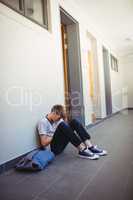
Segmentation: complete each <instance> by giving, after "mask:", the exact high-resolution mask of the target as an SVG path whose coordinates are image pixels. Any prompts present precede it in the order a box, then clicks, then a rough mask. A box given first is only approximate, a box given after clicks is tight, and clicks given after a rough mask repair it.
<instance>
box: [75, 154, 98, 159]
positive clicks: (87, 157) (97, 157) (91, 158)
mask: <svg viewBox="0 0 133 200" xmlns="http://www.w3.org/2000/svg"><path fill="white" fill-rule="evenodd" d="M78 157H79V158H84V159H89V160H98V159H99V157H95V158H94V157H86V156H81V155H78Z"/></svg>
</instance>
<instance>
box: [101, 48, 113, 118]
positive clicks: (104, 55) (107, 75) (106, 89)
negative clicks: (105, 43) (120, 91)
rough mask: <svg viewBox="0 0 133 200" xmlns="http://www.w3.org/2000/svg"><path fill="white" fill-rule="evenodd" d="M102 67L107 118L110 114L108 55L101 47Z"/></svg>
mask: <svg viewBox="0 0 133 200" xmlns="http://www.w3.org/2000/svg"><path fill="white" fill-rule="evenodd" d="M103 66H104V80H105V101H106V115H107V116H108V115H111V114H112V94H111V79H110V66H109V53H108V50H107V49H106V48H105V47H103Z"/></svg>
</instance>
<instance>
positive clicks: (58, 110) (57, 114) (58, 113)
mask: <svg viewBox="0 0 133 200" xmlns="http://www.w3.org/2000/svg"><path fill="white" fill-rule="evenodd" d="M51 113H52V114H53V115H54V118H55V121H58V120H59V119H61V118H63V119H64V118H65V110H64V107H63V106H62V105H59V104H57V105H54V106H53V107H52V108H51Z"/></svg>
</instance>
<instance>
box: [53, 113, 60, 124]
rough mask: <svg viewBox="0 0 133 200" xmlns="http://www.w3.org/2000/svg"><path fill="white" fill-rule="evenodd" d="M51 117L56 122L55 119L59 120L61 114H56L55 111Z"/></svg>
mask: <svg viewBox="0 0 133 200" xmlns="http://www.w3.org/2000/svg"><path fill="white" fill-rule="evenodd" d="M52 119H53V121H54V122H56V121H59V120H60V119H61V116H60V115H58V114H56V113H53V116H52Z"/></svg>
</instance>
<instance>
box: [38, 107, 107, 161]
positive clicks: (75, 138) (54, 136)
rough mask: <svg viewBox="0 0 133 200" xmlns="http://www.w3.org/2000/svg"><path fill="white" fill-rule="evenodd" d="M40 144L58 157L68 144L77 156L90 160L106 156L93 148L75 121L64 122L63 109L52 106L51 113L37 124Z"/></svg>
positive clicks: (86, 135) (85, 133) (86, 134)
mask: <svg viewBox="0 0 133 200" xmlns="http://www.w3.org/2000/svg"><path fill="white" fill-rule="evenodd" d="M38 132H39V136H40V142H41V145H42V146H43V147H47V146H48V145H50V148H51V151H52V152H53V153H54V154H55V155H58V154H60V153H61V152H62V151H63V150H64V149H65V147H66V146H67V144H68V143H69V142H70V143H71V144H72V145H74V146H75V147H76V148H77V149H78V155H79V157H82V158H87V159H91V160H95V159H98V158H99V157H100V156H104V155H106V154H107V152H106V151H105V150H102V149H99V148H97V147H96V146H93V145H92V143H91V141H90V139H91V137H90V135H89V134H88V132H87V131H86V130H85V128H84V127H83V126H82V124H81V123H80V122H79V121H77V120H76V119H73V120H71V121H70V122H69V123H68V122H67V120H66V115H65V111H64V107H63V106H62V105H54V106H53V107H52V109H51V112H50V113H49V114H47V115H46V116H45V117H44V118H43V119H42V120H41V121H40V122H39V123H38Z"/></svg>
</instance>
